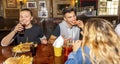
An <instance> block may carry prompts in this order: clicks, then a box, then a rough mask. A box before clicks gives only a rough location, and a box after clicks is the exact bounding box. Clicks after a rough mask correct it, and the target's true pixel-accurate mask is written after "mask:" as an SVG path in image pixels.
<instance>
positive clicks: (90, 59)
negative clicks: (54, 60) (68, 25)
mask: <svg viewBox="0 0 120 64" xmlns="http://www.w3.org/2000/svg"><path fill="white" fill-rule="evenodd" d="M65 64H120V38H119V36H118V35H117V34H116V33H115V31H114V27H113V25H112V24H111V23H110V22H109V21H107V20H105V19H101V18H91V19H88V20H87V22H86V24H85V26H84V33H83V40H82V41H80V40H77V41H76V42H75V43H73V52H71V53H70V54H69V56H68V60H67V61H66V63H65Z"/></svg>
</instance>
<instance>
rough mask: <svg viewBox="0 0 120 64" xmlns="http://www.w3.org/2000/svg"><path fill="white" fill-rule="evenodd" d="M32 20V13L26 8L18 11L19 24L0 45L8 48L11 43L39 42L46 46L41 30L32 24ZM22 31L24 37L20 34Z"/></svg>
mask: <svg viewBox="0 0 120 64" xmlns="http://www.w3.org/2000/svg"><path fill="white" fill-rule="evenodd" d="M32 20H33V14H32V11H31V10H29V9H27V8H25V9H22V10H21V11H20V17H19V23H18V24H17V25H16V26H15V27H14V29H13V30H12V31H11V32H10V33H9V34H8V35H7V36H5V37H4V38H3V39H2V41H1V45H2V46H8V45H10V44H12V42H13V41H14V42H15V44H19V43H20V42H22V43H25V42H37V43H40V42H41V43H42V44H46V43H47V40H46V38H44V37H45V36H44V34H43V30H42V29H41V27H39V26H38V25H35V24H32V22H31V21H32ZM23 25H24V26H23ZM22 31H24V35H21V34H20V32H22Z"/></svg>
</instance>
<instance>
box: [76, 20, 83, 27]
mask: <svg viewBox="0 0 120 64" xmlns="http://www.w3.org/2000/svg"><path fill="white" fill-rule="evenodd" d="M75 25H77V26H78V27H80V28H82V29H83V27H84V24H83V21H81V20H78V21H76V22H75Z"/></svg>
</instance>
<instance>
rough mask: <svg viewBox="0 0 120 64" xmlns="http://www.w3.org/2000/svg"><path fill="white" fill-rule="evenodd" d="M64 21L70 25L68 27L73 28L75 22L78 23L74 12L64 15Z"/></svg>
mask: <svg viewBox="0 0 120 64" xmlns="http://www.w3.org/2000/svg"><path fill="white" fill-rule="evenodd" d="M64 20H65V21H66V22H67V23H68V25H70V26H73V25H74V21H76V15H75V13H74V11H71V12H68V13H66V14H65V15H64Z"/></svg>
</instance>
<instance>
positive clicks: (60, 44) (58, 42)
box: [53, 36, 64, 48]
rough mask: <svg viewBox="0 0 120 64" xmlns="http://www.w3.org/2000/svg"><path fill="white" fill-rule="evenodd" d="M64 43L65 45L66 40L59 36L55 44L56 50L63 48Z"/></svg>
mask: <svg viewBox="0 0 120 64" xmlns="http://www.w3.org/2000/svg"><path fill="white" fill-rule="evenodd" d="M63 43H64V39H63V37H62V36H59V37H58V38H57V39H56V40H55V42H54V43H53V46H54V47H56V48H60V47H62V46H63Z"/></svg>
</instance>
